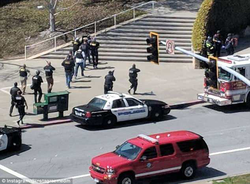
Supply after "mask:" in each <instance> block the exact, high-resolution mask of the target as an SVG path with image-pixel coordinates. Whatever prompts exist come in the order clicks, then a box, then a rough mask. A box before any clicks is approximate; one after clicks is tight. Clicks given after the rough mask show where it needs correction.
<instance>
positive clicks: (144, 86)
mask: <svg viewBox="0 0 250 184" xmlns="http://www.w3.org/2000/svg"><path fill="white" fill-rule="evenodd" d="M246 40H248V39H246ZM241 43H242V47H239V49H238V50H240V52H239V53H240V54H247V53H249V52H250V49H249V48H248V47H247V46H248V44H247V42H246V41H245V42H244V40H242V41H241ZM50 61H51V62H52V65H53V66H54V67H55V68H56V71H55V73H54V80H55V84H54V87H53V91H54V92H55V91H64V90H68V91H69V92H70V99H69V100H70V101H69V102H70V103H69V110H68V111H67V112H65V116H67V115H69V114H70V112H71V109H72V107H74V106H76V105H81V104H84V103H87V102H88V101H90V100H91V99H92V98H93V97H94V96H96V95H100V94H103V84H104V76H105V75H106V74H107V73H108V71H109V70H115V73H114V75H115V77H116V81H115V82H114V91H117V92H122V93H127V91H128V88H129V86H130V83H129V81H128V70H129V68H130V67H131V66H132V64H133V63H135V64H136V65H137V67H138V68H139V69H141V72H140V73H139V77H138V80H139V85H138V91H137V92H138V95H136V97H137V98H140V99H143V98H145V99H158V100H162V101H165V102H167V103H168V104H171V105H172V104H176V103H182V102H188V101H194V100H196V95H197V93H200V92H202V91H203V75H204V71H203V70H202V69H200V70H195V69H193V65H192V64H187V63H160V64H159V65H155V64H153V63H147V62H108V63H100V65H99V69H97V70H93V67H92V66H87V68H86V71H85V76H84V77H80V78H79V79H77V80H75V81H74V82H73V83H72V89H67V88H66V84H65V75H64V70H63V67H62V66H61V62H62V61H61V60H50ZM4 63H8V64H2V65H1V67H0V78H1V83H0V94H1V95H0V100H1V106H0V116H1V122H0V126H3V125H5V124H7V125H11V126H16V121H17V120H18V116H17V110H16V109H15V110H14V117H9V116H8V114H9V107H10V95H9V90H10V88H11V86H12V85H13V83H14V82H16V81H17V82H19V77H18V68H19V66H21V65H23V64H24V63H25V64H26V65H27V66H28V68H29V69H30V70H31V76H32V75H34V74H35V71H36V70H37V69H39V70H41V71H43V67H44V66H45V64H46V62H45V60H38V59H37V60H28V61H24V60H9V61H4ZM31 76H30V77H29V79H28V84H30V83H31ZM42 77H43V79H44V84H43V85H42V88H43V92H46V90H47V84H46V81H45V78H44V74H43V73H42ZM27 92H28V94H27V95H25V98H26V100H27V102H28V105H29V109H28V110H27V112H28V114H27V115H26V116H25V118H24V122H25V123H27V124H43V123H44V122H41V121H40V120H41V119H42V115H34V114H33V103H34V99H33V94H32V92H33V91H32V90H31V89H30V88H29V87H27ZM49 117H51V118H55V117H57V113H52V114H49Z"/></svg>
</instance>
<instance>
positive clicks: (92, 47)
mask: <svg viewBox="0 0 250 184" xmlns="http://www.w3.org/2000/svg"><path fill="white" fill-rule="evenodd" d="M99 46H100V44H99V42H97V41H96V38H93V41H91V43H90V50H91V56H92V61H93V68H95V69H96V68H97V65H98V49H99Z"/></svg>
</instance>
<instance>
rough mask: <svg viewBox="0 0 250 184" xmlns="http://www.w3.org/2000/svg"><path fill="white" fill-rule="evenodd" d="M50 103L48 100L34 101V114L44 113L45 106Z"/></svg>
mask: <svg viewBox="0 0 250 184" xmlns="http://www.w3.org/2000/svg"><path fill="white" fill-rule="evenodd" d="M47 105H48V104H47V103H46V102H41V103H34V104H33V113H34V114H43V113H44V107H45V106H47Z"/></svg>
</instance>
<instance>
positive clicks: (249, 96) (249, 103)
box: [246, 93, 250, 108]
mask: <svg viewBox="0 0 250 184" xmlns="http://www.w3.org/2000/svg"><path fill="white" fill-rule="evenodd" d="M246 106H247V108H250V93H249V94H248V95H247V100H246Z"/></svg>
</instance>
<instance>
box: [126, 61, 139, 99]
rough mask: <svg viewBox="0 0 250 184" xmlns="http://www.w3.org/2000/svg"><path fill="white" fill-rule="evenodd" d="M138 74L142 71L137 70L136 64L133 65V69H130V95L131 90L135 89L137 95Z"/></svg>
mask: <svg viewBox="0 0 250 184" xmlns="http://www.w3.org/2000/svg"><path fill="white" fill-rule="evenodd" d="M138 72H140V70H139V69H137V68H136V66H135V64H133V66H132V68H130V69H129V82H130V83H131V86H130V88H129V90H128V93H129V94H130V91H131V89H134V94H136V93H135V92H136V89H137V86H138V80H137V73H138Z"/></svg>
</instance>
